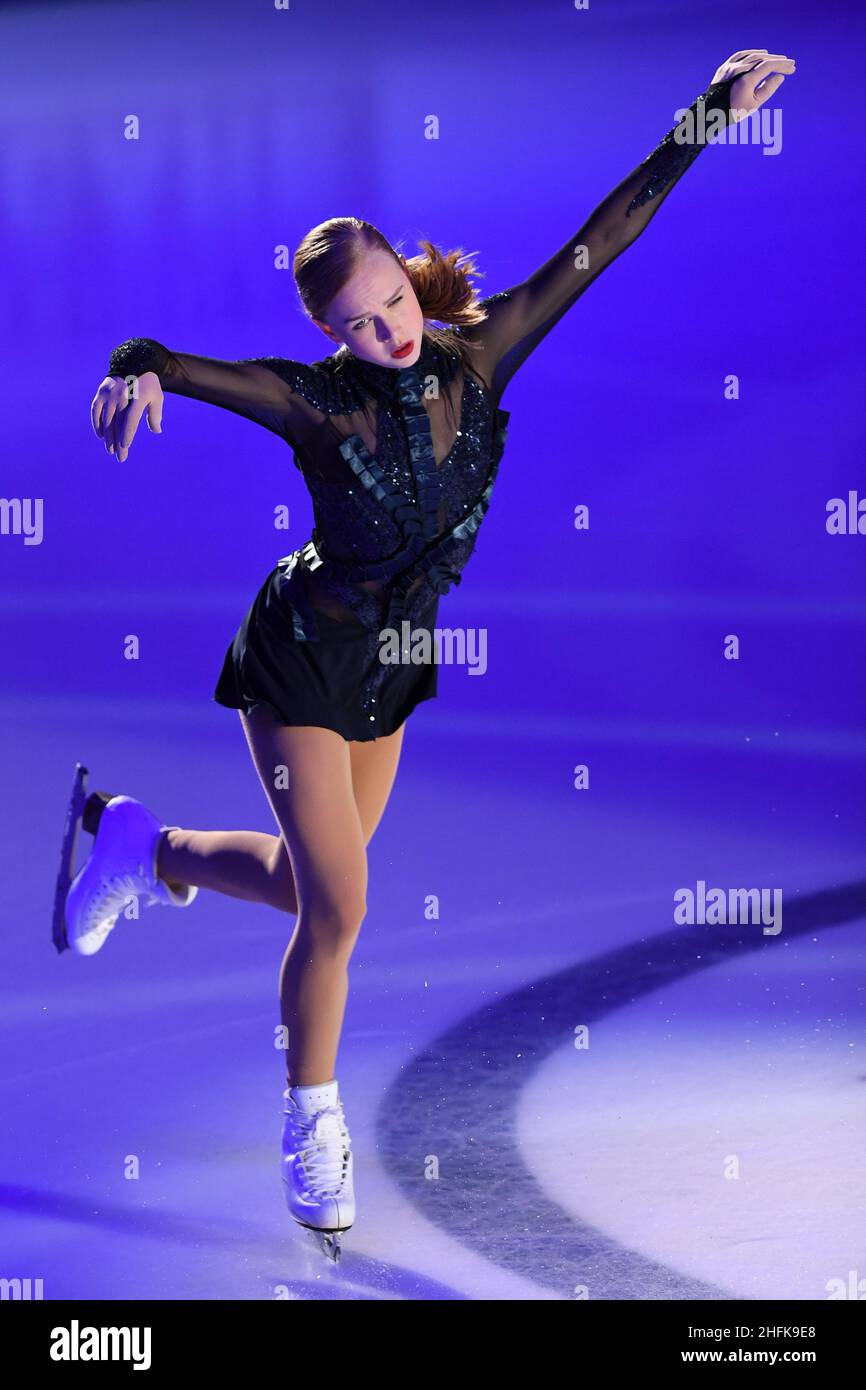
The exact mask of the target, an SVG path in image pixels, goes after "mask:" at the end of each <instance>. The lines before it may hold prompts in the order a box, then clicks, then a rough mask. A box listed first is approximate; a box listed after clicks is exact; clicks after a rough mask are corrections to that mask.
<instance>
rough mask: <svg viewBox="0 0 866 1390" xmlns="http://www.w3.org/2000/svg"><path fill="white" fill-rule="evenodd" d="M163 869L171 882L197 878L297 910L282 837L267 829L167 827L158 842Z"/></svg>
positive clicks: (220, 889)
mask: <svg viewBox="0 0 866 1390" xmlns="http://www.w3.org/2000/svg"><path fill="white" fill-rule="evenodd" d="M159 875H160V878H163V879H165V881H166V882H167V883H194V884H195V885H196V887H197V888H210V889H211V890H212V891H213V892H215V893H225V894H227V895H228V896H229V897H231V898H243V899H245V901H247V902H256V903H267V904H269V905H270V906H271V907H276V908H279V909H281V910H282V911H284V912H297V910H298V909H297V903H296V899H295V883H294V878H293V877H292V870H291V865H290V863H289V858H288V855H287V854H286V849H285V845H284V844H283V841H282V838H281V836H279V835H268V834H266V833H265V832H264V831H259V830H186V829H179V828H177V829H172V830H166V831H165V832H164V833H163V836H162V839H161V841H160V846H159Z"/></svg>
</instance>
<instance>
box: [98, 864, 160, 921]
mask: <svg viewBox="0 0 866 1390" xmlns="http://www.w3.org/2000/svg"><path fill="white" fill-rule="evenodd" d="M118 898H119V899H121V901H120V903H119V904H118ZM128 898H143V899H144V901H145V904H147V903H148V902H150V901H152V900H153V893H152V892H151V891H150V889H149V888H148V887H147V885H146V884H145V882H144V880H143V879H142V878H140V877H139V875H138V874H133V873H118V874H108V875H106V876H105V878H103V879H102V881H101V883H100V886H99V890H98V891H97V892H96V893H95V894H94V896H93V898H92V899H91V902H90V906H89V910H88V914H87V915H88V918H93V917H96V918H97V920H101V919H102V917H103V916H104V913H105V910H106V908H108V907H111V908H114V907H117V912H116V913H115V914H114V915H115V917H116V916H118V915H119V913H120V908H121V907H122V906H123V904H124V903H125V902H126V900H127V899H128Z"/></svg>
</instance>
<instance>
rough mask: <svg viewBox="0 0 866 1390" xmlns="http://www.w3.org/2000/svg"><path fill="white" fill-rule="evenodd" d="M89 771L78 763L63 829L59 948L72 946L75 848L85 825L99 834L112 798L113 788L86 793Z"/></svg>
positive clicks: (56, 928)
mask: <svg viewBox="0 0 866 1390" xmlns="http://www.w3.org/2000/svg"><path fill="white" fill-rule="evenodd" d="M87 777H88V771H87V768H86V767H85V766H84V764H83V763H76V764H75V777H74V779H73V783H72V794H71V796H70V798H69V805H68V806H67V808H66V826H65V828H64V831H63V844H62V845H61V847H60V868H59V870H58V873H57V886H56V888H55V890H54V914H53V917H52V922H51V939H52V941H53V942H54V945H55V946H56V947H57V950H58V951H68V950H69V949H70V943H69V936H68V933H67V930H66V895H67V894H68V892H69V885H70V883H71V882H72V880H73V878H74V877H75V851H76V848H77V846H78V832H79V831H80V830H81V829H82V828H83V829H84V830H86V831H87V833H88V834H89V835H93V836H95V835H96V832H97V830H98V829H99V821H100V817H101V815H102V812H103V811H104V810H105V808H106V806H107V805H108V803H109V801H110V800H111V798H112V793H111V792H91V793H90V795H89V796H86V795H85V793H86V791H87Z"/></svg>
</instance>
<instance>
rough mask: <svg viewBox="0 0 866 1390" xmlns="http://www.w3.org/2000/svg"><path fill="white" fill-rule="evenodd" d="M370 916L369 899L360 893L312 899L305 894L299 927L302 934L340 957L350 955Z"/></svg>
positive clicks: (346, 891)
mask: <svg viewBox="0 0 866 1390" xmlns="http://www.w3.org/2000/svg"><path fill="white" fill-rule="evenodd" d="M366 915H367V900H366V895H365V894H364V893H363V892H360V891H358V890H357V889H351V888H345V889H343V890H342V891H337V892H327V893H323V892H321V891H320V890H319V891H316V892H314V893H312V894H310V895H309V897H308V899H307V901H305V900H304V895H303V893H302V894H301V911H300V916H299V918H298V924H299V926H300V927H301V929H302V931H304V932H306V933H308V934H309V936H310V937H311V938H312V939H313V940H314V941H315V942H316V944H317V945H319V946H322V947H323V948H324V949H326V950H329V951H332V952H334V954H336V955H343V954H348V953H349V952H351V950H352V947H353V946H354V944H355V941H356V940H357V937H358V933H359V932H360V930H361V925H362V923H363V921H364V918H365V917H366Z"/></svg>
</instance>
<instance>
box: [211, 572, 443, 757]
mask: <svg viewBox="0 0 866 1390" xmlns="http://www.w3.org/2000/svg"><path fill="white" fill-rule="evenodd" d="M283 585H284V574H283V571H282V570H281V569H280V568H279V566H276V567H275V568H274V569H273V570H271V572H270V574H269V575H268V576H267V578H266V579H265V581H264V583H263V584H262V587H261V588H260V590H259V592H258V593H257V595H256V597H255V598H254V599H253V602H252V604H251V605H250V608H249V610H248V612H247V614H246V616H245V618H244V620H243V622H242V623H241V625H240V627H239V628H238V630H237V632H236V634H235V636H234V639H233V641H232V643H231V645H230V646H229V649H228V651H227V652H226V656H225V661H224V662H223V668H222V671H221V672H220V677H219V680H218V681H217V685H216V689H215V691H214V695H213V698H214V700H215V701H216V702H217V703H218V704H220V705H225V706H226V707H227V708H229V709H241V710H243V711H244V713H245V714H250V713H251V712H252V710H253V709H255V708H257V706H259V705H264V706H266V707H267V708H268V709H269V710H270V711H271V712H272V713H273V715H274V716H275V718H276V719H277V720H278V722H279V723H280V724H283V725H315V726H316V727H318V728H322V729H333V730H334V732H335V733H338V734H341V735H342V737H343V738H344V739H347V740H349V741H351V742H359V743H369V742H371V741H372V740H373V739H377V738H386V737H387V736H388V735H389V734H392V733H394V732H395V730H397V729H399V727H400V725H401V724H402V723H403V722H404V720H406V719H407V718H408V717H409V715H410V714H411V713H412V711H413V709H414V708H415V706H416V705H418V704H420V703H421V701H422V700H432V699H433V698H434V697H435V696H436V693H437V678H438V671H439V668H438V665H437V664H436V661H435V660H432V661H428V662H418V663H415V662H406V663H395V664H393V665H385V666H384V667H383V663H382V662H381V661H380V660H379V649H378V646H376V647H375V648H374V650H373V652H372V655H371V654H370V642H369V640H368V635H367V633H366V632H365V631H364V630H363V628H361V627H360V625H358V627H357V628H348V627H347V625H346V624H345V623H340V622H338V621H337V620H336V619H334V618H329V617H328V615H327V614H324V613H321V614H320V613H317V614H316V623H317V626H318V629H319V633H320V636H321V640H320V641H318V642H314V641H299V640H298V639H297V637H296V635H295V631H294V626H293V620H292V608H291V605H289V604H288V603H287V602H286V599H285V591H284V588H283ZM281 589H282V593H281ZM438 607H439V596H438V595H437V596H436V598H435V599H434V601H433V603H432V604H431V605H430V607H429V608H428V609H427V610H426V611H425V612H424V613H423V614H421V615H420V616H419V617H417V618H415V619H413V621H412V632H413V634H415V633H417V631H418V630H419V629H420V628H426V629H427V631H428V632H430V633H432V632H433V629H434V628H435V625H436V616H437V611H438ZM435 645H436V644H435V641H433V642H431V647H432V650H433V651H434V652H435ZM371 681H375V686H374V687H373V688H374V690H375V695H374V696H373V697H372V702H371V695H370V689H371Z"/></svg>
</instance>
